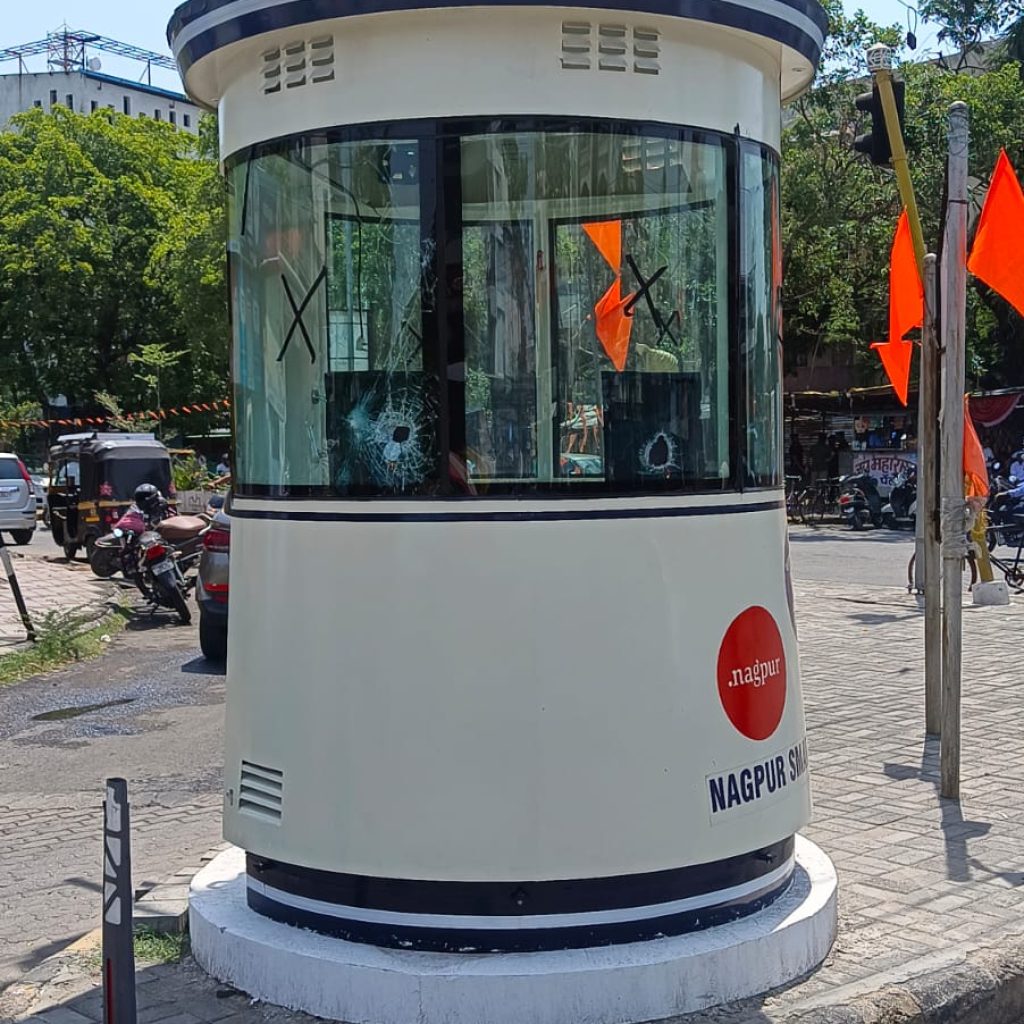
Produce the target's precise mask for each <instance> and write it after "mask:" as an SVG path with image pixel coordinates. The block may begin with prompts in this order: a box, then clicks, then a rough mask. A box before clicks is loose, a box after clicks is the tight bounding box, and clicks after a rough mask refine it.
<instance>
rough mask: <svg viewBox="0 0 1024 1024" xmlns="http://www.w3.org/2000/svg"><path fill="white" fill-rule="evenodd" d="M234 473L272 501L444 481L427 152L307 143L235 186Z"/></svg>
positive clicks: (238, 172) (250, 171)
mask: <svg viewBox="0 0 1024 1024" xmlns="http://www.w3.org/2000/svg"><path fill="white" fill-rule="evenodd" d="M230 186H231V192H232V197H231V204H230V213H231V237H232V279H233V291H234V330H235V342H236V344H235V352H236V362H235V399H236V404H235V415H236V424H237V447H238V455H237V466H236V473H237V476H238V478H239V480H240V481H241V482H242V484H243V487H245V488H248V489H249V490H250V491H256V492H260V491H263V492H267V493H283V494H286V493H296V494H302V493H310V492H314V493H320V492H324V491H326V492H330V493H336V494H416V493H423V492H425V491H429V490H431V489H432V487H433V485H434V481H435V480H436V479H437V466H438V463H439V460H438V454H437V449H438V441H437V402H436V390H437V387H436V373H435V374H433V375H432V374H429V373H427V372H426V370H425V367H424V348H423V317H422V310H421V293H422V260H421V257H420V254H421V251H422V249H423V246H422V244H421V229H420V186H419V144H418V143H417V142H406V141H397V142H378V141H366V142H364V141H357V142H337V143H328V142H326V141H312V140H303V141H298V142H295V143H293V144H290V145H288V146H285V147H274V148H273V149H272V151H268V152H266V153H263V152H260V150H259V149H257V150H256V151H255V152H254V153H253V154H252V155H251V156H250V157H249V159H248V160H246V161H244V162H240V163H238V164H237V165H236V166H235V167H234V168H233V169H232V171H231V174H230Z"/></svg>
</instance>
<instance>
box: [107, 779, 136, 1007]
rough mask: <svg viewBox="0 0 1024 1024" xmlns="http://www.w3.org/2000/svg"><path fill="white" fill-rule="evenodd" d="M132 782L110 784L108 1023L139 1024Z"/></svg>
mask: <svg viewBox="0 0 1024 1024" xmlns="http://www.w3.org/2000/svg"><path fill="white" fill-rule="evenodd" d="M130 824H131V823H130V820H129V808H128V783H127V782H125V780H124V779H107V795H106V800H105V801H104V804H103V1020H104V1024H135V1015H136V1005H135V943H134V935H133V927H132V896H133V892H132V851H131V829H130Z"/></svg>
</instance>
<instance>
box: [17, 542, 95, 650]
mask: <svg viewBox="0 0 1024 1024" xmlns="http://www.w3.org/2000/svg"><path fill="white" fill-rule="evenodd" d="M7 551H8V553H9V554H10V556H11V562H12V563H13V565H14V572H15V575H16V576H17V578H18V584H19V586H20V587H21V592H22V596H23V597H24V598H25V604H26V605H27V606H28V611H29V616H30V618H31V619H32V621H33V623H35V624H36V625H38V624H39V623H40V622H41V621H42V620H43V617H44V616H45V615H46V613H47V612H51V611H58V612H70V611H73V610H76V609H82V610H83V611H90V610H92V609H98V608H99V607H101V606H102V604H103V602H104V601H106V600H107V599H108V598H109V597H110V596H111V594H113V593H114V588H113V587H112V586H111V584H110V583H108V582H105V581H104V580H100V579H97V578H96V577H95V576H94V575H93V574H92V570H91V569H90V568H89V566H88V564H87V563H86V562H83V561H76V562H68V561H66V560H65V559H63V558H61V557H59V556H58V555H53V556H51V557H46V558H41V557H35V558H28V557H26V556H25V555H24V554H23V553H22V552H21V551H19V550H18V548H16V547H11V546H10V545H8V548H7ZM24 643H25V627H24V626H23V625H22V623H21V619H20V617H19V615H18V609H17V607H16V605H15V603H14V595H13V594H12V593H11V588H10V586H9V585H8V583H7V576H6V574H5V573H2V572H0V657H2V656H3V655H4V654H6V653H8V652H9V651H11V650H15V649H16V648H18V647H19V646H21V645H22V644H24Z"/></svg>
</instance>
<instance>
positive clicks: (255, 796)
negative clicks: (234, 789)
mask: <svg viewBox="0 0 1024 1024" xmlns="http://www.w3.org/2000/svg"><path fill="white" fill-rule="evenodd" d="M283 790H284V772H281V771H278V770H277V769H276V768H265V767H264V766H263V765H261V764H253V763H252V761H243V762H242V779H241V784H240V785H239V787H238V809H239V811H242V812H243V813H245V814H251V815H253V816H254V817H257V818H262V819H263V820H264V821H270V822H273V823H274V824H275V825H277V824H279V823H280V821H281V796H282V791H283Z"/></svg>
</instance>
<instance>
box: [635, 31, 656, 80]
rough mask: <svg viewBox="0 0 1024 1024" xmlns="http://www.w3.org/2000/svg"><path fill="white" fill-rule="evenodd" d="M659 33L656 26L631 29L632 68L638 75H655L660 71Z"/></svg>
mask: <svg viewBox="0 0 1024 1024" xmlns="http://www.w3.org/2000/svg"><path fill="white" fill-rule="evenodd" d="M660 57H661V42H660V33H659V32H658V30H657V29H656V28H635V29H633V70H634V71H635V72H636V73H637V74H638V75H656V74H658V72H659V71H661V64H660V63H659V58H660Z"/></svg>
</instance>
